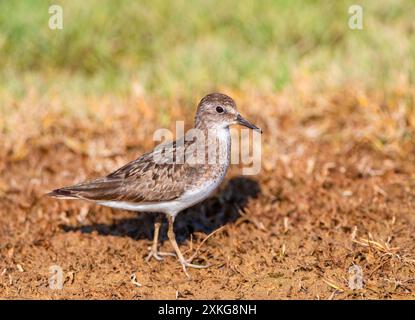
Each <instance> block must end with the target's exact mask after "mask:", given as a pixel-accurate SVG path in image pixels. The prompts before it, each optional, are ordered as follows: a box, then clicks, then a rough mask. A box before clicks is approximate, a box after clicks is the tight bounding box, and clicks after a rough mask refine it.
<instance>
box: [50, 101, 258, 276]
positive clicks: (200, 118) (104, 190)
mask: <svg viewBox="0 0 415 320" xmlns="http://www.w3.org/2000/svg"><path fill="white" fill-rule="evenodd" d="M232 124H241V125H243V126H246V127H248V128H251V129H254V130H256V131H258V132H261V133H262V131H261V130H260V129H259V128H258V127H256V126H254V125H253V124H252V123H250V122H248V121H247V120H245V119H244V118H242V116H241V115H240V114H239V113H238V111H237V110H236V105H235V102H234V101H233V99H232V98H230V97H228V96H227V95H224V94H220V93H212V94H208V95H207V96H205V97H204V98H203V99H202V100H201V101H200V103H199V105H198V108H197V112H196V117H195V129H196V130H198V132H201V133H202V135H203V139H193V140H191V141H187V140H186V141H183V142H180V141H179V140H177V141H174V142H173V143H170V146H169V147H166V148H160V147H157V148H155V149H154V150H153V151H152V152H149V153H146V154H144V155H142V156H141V157H139V158H138V159H136V160H134V161H132V162H130V163H128V164H126V165H125V166H123V167H121V168H120V169H118V170H116V171H114V172H113V173H111V174H109V175H107V176H105V177H102V178H98V179H95V180H91V181H87V182H82V183H79V184H76V185H73V186H69V187H63V188H60V189H56V190H54V191H52V192H50V193H48V195H49V196H52V197H55V198H59V199H81V200H87V201H91V202H94V203H97V204H100V205H103V206H108V207H111V208H116V209H124V210H131V211H141V212H154V213H164V214H165V215H166V216H167V220H168V233H167V235H168V238H169V240H170V242H171V244H172V246H173V248H174V251H175V254H174V253H169V252H159V251H158V246H157V245H158V236H159V230H160V226H161V217H160V215H159V214H158V216H157V218H156V222H155V224H154V238H153V245H152V247H151V251H150V253H149V255H148V257H147V259H148V260H149V259H150V258H151V257H154V258H155V259H157V260H162V256H166V255H173V256H176V255H177V257H178V259H179V261H180V263H181V265H182V267H183V270H184V272H185V273H186V275H187V276H188V277H189V275H188V273H187V269H186V268H187V267H191V268H206V267H208V266H203V265H196V264H192V263H191V262H192V261H190V260H186V259H185V258H184V257H183V254H182V253H181V251H180V249H179V246H178V245H177V242H176V238H175V234H174V231H173V224H174V219H175V217H176V216H177V214H178V213H179V212H180V211H183V210H184V209H186V208H189V207H191V206H193V205H195V204H197V203H199V202H201V201H203V200H205V199H206V198H207V197H208V196H209V195H210V194H211V193H212V192H213V191H214V190H215V189H216V188H217V187H218V186H219V185H220V183H221V182H222V181H223V179H224V177H225V174H226V171H227V169H228V167H229V162H230V154H231V136H230V132H229V126H230V125H232ZM212 146H214V147H212ZM200 147H201V148H202V151H204V154H203V157H202V158H198V159H199V160H200V159H202V160H206V159H207V158H208V154H209V153H211V154H212V151H213V154H215V155H216V157H215V161H212V160H211V159H210V158H209V159H208V160H209V161H186V160H185V161H174V158H176V160H177V159H178V158H180V157H178V155H179V154H182V155H184V158H185V159H193V160H194V159H195V152H199V151H200ZM198 156H199V155H198ZM172 159H173V161H171V160H172ZM163 160H166V161H163Z"/></svg>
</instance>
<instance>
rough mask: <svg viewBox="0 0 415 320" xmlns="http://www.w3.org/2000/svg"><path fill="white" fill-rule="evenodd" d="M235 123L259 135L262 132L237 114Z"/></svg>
mask: <svg viewBox="0 0 415 320" xmlns="http://www.w3.org/2000/svg"><path fill="white" fill-rule="evenodd" d="M236 122H237V123H239V124H241V125H243V126H245V127H247V128H250V129H253V130H255V131H257V132H259V133H262V130H261V129H260V128H258V127H257V126H256V125H254V124H252V123H250V122H249V121H248V120H246V119H244V118H243V117H242V116H241V115H240V114H238V116H237V117H236Z"/></svg>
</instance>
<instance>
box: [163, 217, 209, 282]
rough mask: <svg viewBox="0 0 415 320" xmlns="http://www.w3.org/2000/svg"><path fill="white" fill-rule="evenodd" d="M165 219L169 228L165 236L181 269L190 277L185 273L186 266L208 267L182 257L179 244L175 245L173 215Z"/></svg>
mask: <svg viewBox="0 0 415 320" xmlns="http://www.w3.org/2000/svg"><path fill="white" fill-rule="evenodd" d="M167 220H168V222H169V229H168V231H167V236H168V237H169V240H170V242H171V244H172V246H173V248H174V251H176V255H177V257H178V258H179V261H180V263H181V264H182V267H183V271H184V273H185V274H186V276H187V277H188V278H189V279H190V275H189V274H188V273H187V269H186V268H187V267H189V268H196V269H203V268H208V267H210V266H209V265H206V266H202V265H198V264H192V263H190V262H189V261H187V260H186V259H185V258H184V257H183V254H182V252H181V251H180V249H179V246H178V245H177V242H176V236H175V234H174V230H173V225H174V217H172V216H168V217H167Z"/></svg>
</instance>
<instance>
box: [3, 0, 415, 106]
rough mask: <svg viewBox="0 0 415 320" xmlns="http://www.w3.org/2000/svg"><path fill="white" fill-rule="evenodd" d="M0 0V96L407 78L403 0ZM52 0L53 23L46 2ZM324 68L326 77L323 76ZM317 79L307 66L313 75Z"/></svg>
mask: <svg viewBox="0 0 415 320" xmlns="http://www.w3.org/2000/svg"><path fill="white" fill-rule="evenodd" d="M355 3H356V1H354V0H351V1H346V0H340V1H329V0H323V1H299V0H291V1H283V0H277V1H271V0H264V1H237V2H235V1H223V0H222V1H217V0H215V1H203V0H195V1H184V0H177V1H162V0H151V1H150V0H142V1H134V2H133V1H126V0H121V1H119V0H89V1H83V0H71V1H69V0H68V1H47V0H33V1H32V0H22V1H0V97H1V95H2V93H3V94H8V95H11V96H13V97H16V98H18V97H20V96H22V95H25V94H26V93H27V90H28V88H35V89H36V90H38V91H39V92H47V91H48V90H56V91H57V92H65V93H67V94H68V93H69V94H95V93H100V92H114V93H116V92H128V91H129V90H131V83H138V84H139V86H140V87H142V88H143V90H145V92H147V93H150V94H154V95H161V96H166V97H172V96H178V97H183V98H188V97H190V95H195V94H197V95H199V96H200V95H202V94H204V93H206V92H207V91H211V90H217V89H220V88H223V87H226V88H232V89H235V90H244V89H247V88H249V89H255V90H258V91H262V90H264V91H275V90H280V89H282V88H284V87H285V86H286V85H287V84H289V83H290V81H291V80H292V79H293V74H295V73H308V74H310V73H312V74H316V75H321V76H322V77H323V78H324V77H325V76H326V81H328V82H330V81H333V82H339V83H342V82H345V83H346V82H348V81H360V82H361V83H363V84H364V85H365V86H366V87H367V88H372V87H377V88H382V89H384V88H387V87H388V86H389V85H391V84H393V83H395V82H396V79H397V78H398V77H402V76H403V77H406V78H407V79H408V81H410V82H411V83H414V82H415V76H414V70H415V62H414V61H415V59H414V57H415V20H414V16H415V5H414V2H413V0H387V1H373V0H366V1H359V3H358V4H360V5H362V7H363V9H364V29H363V30H361V31H357V30H350V29H349V28H348V18H349V14H348V8H349V6H351V5H353V4H355ZM52 4H59V5H61V6H62V7H63V13H64V27H63V30H50V29H49V28H48V19H49V14H48V8H49V6H50V5H52ZM334 75H335V76H334ZM317 79H319V78H318V77H317V76H316V81H318V80H317Z"/></svg>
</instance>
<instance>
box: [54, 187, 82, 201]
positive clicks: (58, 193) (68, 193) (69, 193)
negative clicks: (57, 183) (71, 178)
mask: <svg viewBox="0 0 415 320" xmlns="http://www.w3.org/2000/svg"><path fill="white" fill-rule="evenodd" d="M46 195H47V196H49V197H52V198H56V199H78V198H79V197H78V196H77V195H76V193H75V192H74V191H73V190H70V189H65V188H61V189H55V190H53V191H51V192H49V193H47V194H46Z"/></svg>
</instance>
